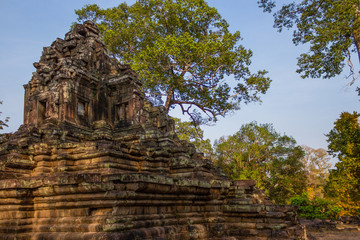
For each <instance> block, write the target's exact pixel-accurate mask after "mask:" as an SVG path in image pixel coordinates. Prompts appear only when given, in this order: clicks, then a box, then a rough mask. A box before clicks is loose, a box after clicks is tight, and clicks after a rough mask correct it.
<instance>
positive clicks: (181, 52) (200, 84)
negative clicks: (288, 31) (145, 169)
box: [76, 0, 271, 123]
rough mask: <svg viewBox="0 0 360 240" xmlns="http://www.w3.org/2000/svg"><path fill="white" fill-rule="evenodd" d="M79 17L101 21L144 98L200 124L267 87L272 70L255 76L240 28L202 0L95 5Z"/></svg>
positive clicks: (256, 96)
mask: <svg viewBox="0 0 360 240" xmlns="http://www.w3.org/2000/svg"><path fill="white" fill-rule="evenodd" d="M76 14H77V15H78V16H79V18H78V19H79V21H84V20H89V19H90V20H93V21H95V22H96V23H97V24H98V26H99V29H100V31H101V32H102V34H103V36H104V41H105V43H106V45H107V47H108V49H109V50H110V52H111V54H112V55H113V56H115V57H116V58H117V59H118V60H119V61H120V62H121V63H125V64H129V65H130V66H131V67H132V68H133V69H134V70H135V71H136V72H138V73H139V77H140V79H141V80H142V82H143V87H144V92H145V93H146V96H147V97H148V98H149V99H150V101H152V102H153V103H154V104H156V105H161V104H163V105H164V106H165V109H166V111H167V112H169V110H170V109H172V108H175V107H177V106H178V107H180V109H181V111H182V113H183V114H188V115H189V116H190V118H191V119H192V120H193V121H194V122H196V123H205V122H208V121H216V119H217V117H218V116H225V115H226V114H227V113H229V112H232V111H233V110H236V109H239V104H240V102H242V103H249V102H254V101H255V102H256V101H260V95H261V94H264V93H265V92H266V91H267V89H268V88H269V85H270V82H271V80H270V79H269V78H268V77H265V74H266V71H264V70H262V71H258V72H257V73H251V71H250V69H249V65H250V63H251V61H250V58H251V56H252V52H251V51H250V50H247V49H246V48H245V47H244V46H242V45H240V44H239V41H240V40H241V37H240V33H239V32H238V31H237V32H235V33H231V32H230V31H229V29H228V27H229V24H228V23H227V22H226V21H225V19H223V18H222V17H221V16H220V14H219V13H218V12H217V10H216V9H215V8H213V7H210V6H209V5H208V4H207V3H206V2H205V1H204V0H141V1H140V0H139V1H137V2H135V3H134V4H133V5H131V6H129V5H127V4H126V3H121V4H120V5H119V6H117V7H114V8H109V9H101V8H100V7H99V6H97V5H96V4H94V5H87V6H85V7H84V8H82V9H80V10H77V11H76ZM226 76H233V77H234V79H235V80H236V82H235V81H234V83H233V82H231V83H230V81H228V80H227V77H226Z"/></svg>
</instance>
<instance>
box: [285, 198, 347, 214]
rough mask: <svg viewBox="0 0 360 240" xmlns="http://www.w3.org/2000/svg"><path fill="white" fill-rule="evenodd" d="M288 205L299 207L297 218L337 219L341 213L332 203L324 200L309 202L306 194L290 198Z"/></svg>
mask: <svg viewBox="0 0 360 240" xmlns="http://www.w3.org/2000/svg"><path fill="white" fill-rule="evenodd" d="M290 204H291V205H296V206H299V209H298V217H300V218H307V219H314V218H320V219H337V217H338V216H339V213H340V211H341V208H340V207H338V206H337V205H336V204H335V202H334V201H332V200H329V199H324V198H315V199H313V200H310V199H309V195H308V194H302V195H301V196H296V197H293V198H291V199H290Z"/></svg>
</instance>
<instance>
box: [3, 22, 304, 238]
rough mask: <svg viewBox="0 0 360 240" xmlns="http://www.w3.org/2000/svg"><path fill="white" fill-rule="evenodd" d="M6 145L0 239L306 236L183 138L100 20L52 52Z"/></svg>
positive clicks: (283, 212)
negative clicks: (111, 48) (104, 35)
mask: <svg viewBox="0 0 360 240" xmlns="http://www.w3.org/2000/svg"><path fill="white" fill-rule="evenodd" d="M34 66H35V68H36V72H35V73H34V75H33V77H32V79H31V81H30V82H29V83H28V84H27V85H25V86H24V87H25V110H24V112H25V114H24V124H23V125H22V126H21V127H20V128H19V130H18V131H17V132H15V133H14V134H7V135H4V136H2V137H1V138H0V239H39V240H40V239H66V240H69V239H74V240H75V239H76V240H77V239H129V240H130V239H157V240H160V239H169V240H171V239H174V240H175V239H177V240H187V239H188V240H190V239H199V240H200V239H202V240H205V239H210V240H211V239H213V240H220V239H224V240H225V239H228V240H230V239H231V240H235V239H297V238H300V237H301V236H302V233H301V229H300V228H299V225H298V222H297V218H296V211H295V208H294V207H292V206H278V205H273V204H272V203H271V202H270V201H269V200H267V199H266V197H265V196H264V195H263V194H262V192H261V191H259V190H257V189H256V188H255V187H254V186H255V182H254V181H235V182H233V181H230V180H229V179H228V178H227V177H226V176H225V175H224V174H222V173H221V172H220V171H219V169H217V168H215V167H214V166H213V164H212V163H211V162H210V161H209V160H207V159H204V157H203V155H202V154H200V153H197V152H196V150H195V148H194V146H193V145H191V144H189V143H187V142H185V141H180V140H179V139H178V138H177V136H176V134H175V133H174V121H173V120H172V119H171V118H170V117H169V116H168V115H167V114H166V113H165V111H164V109H163V108H162V107H154V106H152V105H151V104H150V103H149V102H147V101H146V100H144V97H143V94H142V93H141V83H140V82H139V80H138V79H137V76H136V73H134V72H133V71H132V70H131V69H130V68H129V67H128V66H122V65H120V64H119V63H118V62H117V61H116V60H114V59H112V58H110V57H109V55H108V53H107V51H106V49H105V47H104V43H103V41H102V39H101V36H100V34H99V31H98V29H97V28H96V26H95V25H94V24H93V23H91V22H86V23H84V24H83V25H76V26H75V27H74V29H73V30H72V31H70V32H69V33H67V34H66V36H65V39H64V40H62V39H57V40H56V41H55V42H54V43H53V44H52V45H51V46H50V47H46V48H44V51H43V55H42V57H41V59H40V61H39V62H38V63H35V64H34Z"/></svg>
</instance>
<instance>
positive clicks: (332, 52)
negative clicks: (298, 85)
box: [258, 0, 360, 83]
mask: <svg viewBox="0 0 360 240" xmlns="http://www.w3.org/2000/svg"><path fill="white" fill-rule="evenodd" d="M258 3H259V6H260V7H262V8H264V11H266V12H271V10H272V9H273V8H274V7H275V3H276V1H273V0H260V1H258ZM359 4H360V2H359V1H358V0H302V1H299V2H298V3H296V2H291V3H289V4H284V5H283V6H282V8H281V9H280V10H279V11H277V12H276V13H275V14H274V18H275V21H274V27H275V28H277V29H278V30H279V31H280V32H281V31H282V30H283V28H287V29H290V28H293V27H295V31H294V34H293V42H294V44H295V45H298V44H309V46H310V49H309V51H308V52H307V53H304V54H301V55H300V57H299V58H298V66H299V69H298V70H297V71H298V72H299V73H302V77H304V78H306V77H312V78H319V77H324V78H331V77H334V76H336V75H338V74H340V73H341V72H342V70H343V67H344V65H345V64H348V65H349V67H350V71H351V73H352V76H353V80H352V82H351V83H353V81H354V80H355V78H356V76H355V71H354V67H353V64H352V63H351V53H352V52H357V54H358V55H359V46H360V35H359V33H360V18H359V17H360V16H359ZM359 56H360V55H359Z"/></svg>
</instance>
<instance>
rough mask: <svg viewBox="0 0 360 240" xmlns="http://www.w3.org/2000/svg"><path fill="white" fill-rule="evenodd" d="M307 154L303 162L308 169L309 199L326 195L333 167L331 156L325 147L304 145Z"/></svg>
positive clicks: (306, 169)
mask: <svg viewBox="0 0 360 240" xmlns="http://www.w3.org/2000/svg"><path fill="white" fill-rule="evenodd" d="M302 148H303V150H304V152H305V156H304V158H303V159H302V162H303V164H304V166H305V171H306V178H307V181H306V185H307V186H306V191H307V193H308V195H309V199H310V200H312V199H314V198H322V197H324V186H325V184H326V182H327V180H328V177H329V168H330V167H331V164H330V163H329V161H330V156H329V154H328V153H327V152H326V150H325V149H322V148H319V149H313V148H311V147H308V146H302Z"/></svg>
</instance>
